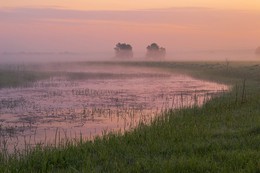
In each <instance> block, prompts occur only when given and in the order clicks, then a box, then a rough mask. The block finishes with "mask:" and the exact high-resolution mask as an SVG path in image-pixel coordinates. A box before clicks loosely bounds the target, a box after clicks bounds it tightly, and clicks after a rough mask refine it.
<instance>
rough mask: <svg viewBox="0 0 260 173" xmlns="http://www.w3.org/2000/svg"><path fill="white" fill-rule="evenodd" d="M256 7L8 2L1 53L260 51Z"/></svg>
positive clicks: (1, 16)
mask: <svg viewBox="0 0 260 173" xmlns="http://www.w3.org/2000/svg"><path fill="white" fill-rule="evenodd" d="M148 2H150V3H148ZM259 4H260V1H259V2H256V1H250V2H242V1H241V0H239V1H233V0H232V1H228V2H226V1H211V2H208V1H205V0H199V1H196V2H194V1H193V0H186V1H180V0H177V1H175V2H174V3H173V2H172V1H169V0H161V1H160V4H158V1H155V0H151V1H148V0H141V1H139V3H137V2H133V1H127V2H123V1H118V0H110V1H105V2H101V1H89V0H88V1H83V0H79V1H77V3H75V2H71V1H69V0H65V1H62V2H59V1H57V0H46V1H40V2H39V1H37V2H34V1H30V0H21V1H18V2H15V1H14V0H10V1H6V2H2V3H1V6H0V20H1V22H0V30H1V32H0V53H1V52H19V51H28V52H30V51H32V52H33V51H36V52H45V51H46V52H48V51H54V52H66V51H69V52H112V53H113V47H114V46H115V44H116V43H118V42H126V43H129V44H131V45H132V46H133V47H134V51H135V52H141V53H142V54H144V52H145V51H146V50H145V48H146V46H147V45H148V44H151V43H152V42H156V43H158V44H159V45H161V46H163V47H165V48H166V50H167V52H178V51H198V50H207V51H209V50H226V49H230V50H245V49H246V50H248V49H252V50H253V49H255V48H256V47H258V46H259V45H260V40H259V38H258V36H259V35H260V23H259V21H260V8H259V7H260V5H259ZM232 5H233V6H232ZM185 6H186V7H185ZM4 7H8V8H4ZM258 8H259V10H256V9H258ZM134 9H144V10H134ZM148 9H149V10H148ZM249 9H251V10H249ZM168 55H169V54H168ZM170 55H171V54H170Z"/></svg>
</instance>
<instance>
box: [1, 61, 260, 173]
mask: <svg viewBox="0 0 260 173" xmlns="http://www.w3.org/2000/svg"><path fill="white" fill-rule="evenodd" d="M121 65H135V66H149V67H156V68H168V69H169V70H174V71H182V72H183V73H188V74H190V75H193V76H195V77H200V78H201V79H207V80H214V81H218V82H222V83H227V84H232V86H233V89H232V90H231V91H230V92H229V93H225V94H223V95H221V96H218V97H216V98H214V99H212V100H211V101H209V102H207V103H206V104H204V105H203V106H202V107H196V106H194V107H192V108H187V109H180V110H168V111H167V112H165V113H164V115H163V116H161V117H159V118H158V119H156V120H154V121H153V122H152V124H151V125H149V126H148V125H144V124H140V125H139V126H138V127H137V128H136V129H134V130H133V131H131V132H126V133H125V134H120V133H119V134H108V135H105V136H104V137H102V138H96V139H95V140H94V141H87V142H83V141H82V140H79V141H77V142H70V141H66V142H64V143H63V145H62V144H61V145H59V146H58V147H40V146H39V147H36V148H35V149H32V150H28V151H27V152H26V153H25V154H23V155H21V154H19V153H15V154H13V155H10V156H8V157H6V156H5V155H4V153H3V152H2V153H1V154H0V163H1V164H0V172H198V173H201V172H260V152H259V151H260V145H259V143H260V87H259V86H260V77H259V75H260V65H259V64H257V63H232V62H231V63H229V64H228V67H227V66H226V64H225V63H220V62H217V63H214V62H211V63H191V62H189V63H188V62H187V63H180V62H179V63H169V62H130V63H126V62H123V63H121Z"/></svg>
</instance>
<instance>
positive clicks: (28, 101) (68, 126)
mask: <svg viewBox="0 0 260 173" xmlns="http://www.w3.org/2000/svg"><path fill="white" fill-rule="evenodd" d="M44 70H48V71H62V72H63V74H64V75H58V76H53V77H52V78H50V79H48V80H41V81H38V82H35V83H33V84H32V85H31V86H29V87H20V88H8V89H1V90H0V124H1V125H0V127H1V129H0V140H1V144H0V145H2V146H1V148H3V147H6V146H8V148H9V149H13V148H14V147H17V148H24V146H25V141H26V145H29V146H30V145H32V146H34V145H35V144H43V145H46V144H54V143H56V142H57V139H59V140H61V139H65V140H67V139H79V137H82V138H84V139H89V140H91V139H93V137H95V136H97V135H102V133H104V131H105V132H111V131H121V132H123V131H125V130H131V129H133V128H134V127H136V126H137V125H138V124H139V123H140V122H143V123H150V121H151V120H152V119H153V118H154V117H156V116H160V115H161V113H162V112H163V111H164V110H166V109H169V108H173V109H176V108H183V107H187V106H192V105H194V104H197V105H202V104H203V103H204V102H205V101H208V100H209V99H210V98H211V97H212V96H214V95H217V94H219V93H223V92H224V91H226V90H227V89H228V86H226V85H221V84H216V83H212V82H206V81H201V80H197V79H194V78H191V77H189V76H185V75H181V74H173V73H169V72H166V71H162V70H155V69H150V68H134V67H118V66H112V67H110V68H107V67H104V66H85V67H81V68H80V67H76V68H56V67H48V68H46V67H45V68H44ZM4 145H5V146H4Z"/></svg>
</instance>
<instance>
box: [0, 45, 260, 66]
mask: <svg viewBox="0 0 260 173" xmlns="http://www.w3.org/2000/svg"><path fill="white" fill-rule="evenodd" d="M118 60H119V61H120V60H127V61H128V60H129V61H132V60H133V61H142V60H149V59H147V58H145V52H134V57H133V58H128V59H120V58H115V54H114V52H113V51H111V52H95V53H76V52H42V53H38V52H27V53H26V52H23V53H21V52H17V53H11V52H10V53H2V54H0V64H6V63H48V62H73V61H74V62H75V61H118ZM155 60H156V59H155ZM158 60H160V59H158ZM163 60H164V61H226V60H229V61H260V55H256V54H255V53H254V50H253V49H252V50H207V51H178V50H176V51H175V52H168V53H167V54H166V58H164V59H163Z"/></svg>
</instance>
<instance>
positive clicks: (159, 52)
mask: <svg viewBox="0 0 260 173" xmlns="http://www.w3.org/2000/svg"><path fill="white" fill-rule="evenodd" d="M146 49H147V52H146V57H147V58H164V57H165V55H166V49H165V48H163V47H159V46H158V44H156V43H152V44H151V45H148V46H147V47H146Z"/></svg>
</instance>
